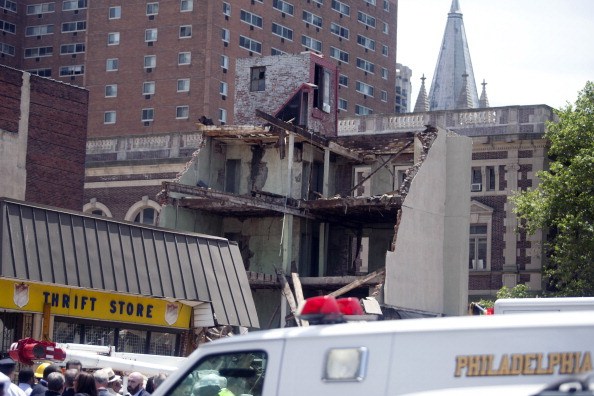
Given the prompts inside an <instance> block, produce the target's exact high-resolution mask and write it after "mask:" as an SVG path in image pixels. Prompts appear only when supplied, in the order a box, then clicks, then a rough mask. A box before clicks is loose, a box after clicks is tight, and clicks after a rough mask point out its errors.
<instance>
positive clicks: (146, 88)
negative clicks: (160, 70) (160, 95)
mask: <svg viewBox="0 0 594 396" xmlns="http://www.w3.org/2000/svg"><path fill="white" fill-rule="evenodd" d="M142 94H143V95H154V94H155V82H154V81H145V82H143V83H142Z"/></svg>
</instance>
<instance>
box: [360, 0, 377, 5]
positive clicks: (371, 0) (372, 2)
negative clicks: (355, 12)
mask: <svg viewBox="0 0 594 396" xmlns="http://www.w3.org/2000/svg"><path fill="white" fill-rule="evenodd" d="M363 1H364V2H366V3H367V4H371V5H375V0H363Z"/></svg>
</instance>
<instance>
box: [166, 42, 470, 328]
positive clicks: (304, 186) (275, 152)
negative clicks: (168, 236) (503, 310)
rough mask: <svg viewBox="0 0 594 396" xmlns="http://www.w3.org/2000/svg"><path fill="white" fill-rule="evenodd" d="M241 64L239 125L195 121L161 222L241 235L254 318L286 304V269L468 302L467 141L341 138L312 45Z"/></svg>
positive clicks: (462, 305)
mask: <svg viewBox="0 0 594 396" xmlns="http://www.w3.org/2000/svg"><path fill="white" fill-rule="evenodd" d="M288 73H290V75H291V77H292V78H287V74H288ZM300 73H301V75H300ZM236 76H237V77H236V80H237V81H236V87H237V94H236V108H237V113H238V114H236V118H235V119H237V120H242V125H239V126H233V125H222V126H221V125H219V126H215V125H208V124H209V123H208V122H205V123H201V124H199V125H198V130H199V132H200V133H201V142H200V144H199V146H200V147H199V150H197V151H196V153H195V154H194V156H193V158H192V160H191V161H190V162H189V163H188V164H187V166H186V168H185V169H184V171H183V172H181V173H180V174H179V176H178V177H177V178H176V179H175V180H174V181H171V182H164V183H163V191H162V192H161V193H160V194H159V197H158V200H159V202H160V203H161V204H162V205H164V207H163V209H162V210H161V213H160V225H161V226H165V227H170V228H175V229H182V230H188V231H193V232H199V233H206V234H211V235H219V236H223V237H225V238H228V239H229V240H233V241H236V242H237V243H238V245H239V248H240V251H241V254H242V258H243V262H244V265H245V268H246V270H247V271H248V275H249V279H250V285H251V287H252V290H253V295H254V299H255V301H256V306H257V309H258V312H259V316H260V318H261V320H260V323H261V325H262V327H276V325H277V324H280V325H282V324H283V318H285V317H287V316H290V312H288V310H287V309H288V308H287V306H286V304H285V303H284V301H285V300H284V297H282V296H281V289H280V287H279V281H278V279H277V275H279V274H280V275H281V277H285V276H289V275H290V274H291V273H295V274H298V275H299V277H298V282H299V283H300V285H301V287H302V288H303V294H304V295H305V296H306V297H307V296H310V295H317V294H322V293H323V294H330V293H332V294H334V295H349V296H357V297H360V298H363V297H368V296H373V297H376V298H377V299H378V300H379V301H380V302H381V303H382V304H384V307H385V308H387V310H388V311H390V309H393V310H394V312H396V314H397V315H400V316H402V315H408V314H421V315H442V314H447V315H459V314H462V313H464V312H465V309H466V304H467V298H468V292H467V284H468V267H467V257H468V221H469V210H468V208H469V206H470V194H469V191H468V189H467V188H466V186H468V184H469V182H470V181H469V174H468V169H469V168H470V155H471V140H470V139H469V138H466V137H462V136H458V135H455V134H453V133H446V131H444V130H440V129H437V128H434V127H431V126H427V127H426V128H424V130H422V131H417V132H414V133H413V132H404V133H403V132H398V133H390V131H389V125H387V126H386V127H387V128H388V130H385V131H383V132H384V133H382V134H377V135H374V136H369V135H364V134H363V135H362V134H360V133H356V132H357V131H354V132H355V133H353V134H350V135H349V134H348V133H342V134H340V136H339V131H338V129H339V128H338V125H339V121H338V119H337V112H336V111H334V110H333V109H334V108H335V106H336V98H337V95H336V91H337V89H338V84H337V82H338V76H337V69H336V67H335V66H333V64H331V63H329V62H327V61H325V60H324V58H322V57H320V56H317V55H314V54H311V53H309V52H306V53H302V54H299V55H290V56H282V57H279V56H275V57H262V58H255V59H246V60H242V61H240V62H238V65H237V73H236ZM256 80H259V83H254V81H256ZM279 103H280V105H279ZM250 115H251V117H250ZM340 123H341V125H342V127H343V128H344V129H348V127H349V125H348V122H346V123H345V122H343V121H341V122H340ZM289 309H290V307H289ZM266 323H268V326H266Z"/></svg>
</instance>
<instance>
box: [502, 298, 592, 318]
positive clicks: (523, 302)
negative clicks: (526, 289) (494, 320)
mask: <svg viewBox="0 0 594 396" xmlns="http://www.w3.org/2000/svg"><path fill="white" fill-rule="evenodd" d="M494 308H495V310H494V312H495V315H501V314H516V313H529V312H560V311H594V297H544V298H501V299H499V300H497V301H495V305H494Z"/></svg>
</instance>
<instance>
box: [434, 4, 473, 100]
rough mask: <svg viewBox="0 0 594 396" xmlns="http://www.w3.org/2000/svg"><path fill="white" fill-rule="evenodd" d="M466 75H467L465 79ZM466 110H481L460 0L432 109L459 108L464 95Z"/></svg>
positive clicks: (437, 70) (453, 12)
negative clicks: (479, 108)
mask: <svg viewBox="0 0 594 396" xmlns="http://www.w3.org/2000/svg"><path fill="white" fill-rule="evenodd" d="M463 75H466V77H464V76H463ZM463 91H464V96H466V97H467V98H466V100H463V101H462V102H464V103H466V105H467V106H466V108H478V107H479V97H478V92H477V89H476V82H475V79H474V72H473V70H472V62H471V60H470V51H469V49H468V41H467V40H466V33H465V30H464V23H463V20H462V13H461V11H460V4H459V1H458V0H452V5H451V7H450V12H449V13H448V20H447V23H446V28H445V32H444V35H443V40H442V44H441V50H440V52H439V58H438V60H437V65H436V66H435V73H434V75H433V81H432V82H431V89H430V91H429V110H450V109H457V108H459V103H460V104H461V103H462V102H461V101H460V98H461V96H460V95H462V92H463Z"/></svg>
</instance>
